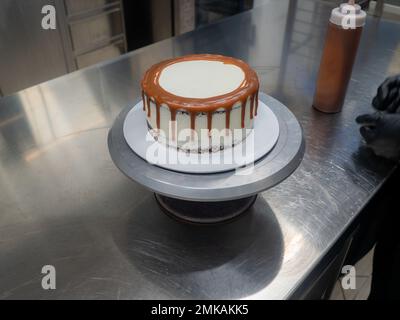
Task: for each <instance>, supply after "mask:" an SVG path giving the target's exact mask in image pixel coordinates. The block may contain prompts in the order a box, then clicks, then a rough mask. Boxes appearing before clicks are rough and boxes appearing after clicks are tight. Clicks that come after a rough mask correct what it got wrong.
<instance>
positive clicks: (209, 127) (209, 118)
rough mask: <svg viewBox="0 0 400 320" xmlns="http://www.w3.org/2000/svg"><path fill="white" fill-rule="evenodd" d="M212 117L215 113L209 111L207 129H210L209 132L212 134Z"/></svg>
mask: <svg viewBox="0 0 400 320" xmlns="http://www.w3.org/2000/svg"><path fill="white" fill-rule="evenodd" d="M212 116H213V112H212V111H208V112H207V129H208V132H210V130H211V123H212Z"/></svg>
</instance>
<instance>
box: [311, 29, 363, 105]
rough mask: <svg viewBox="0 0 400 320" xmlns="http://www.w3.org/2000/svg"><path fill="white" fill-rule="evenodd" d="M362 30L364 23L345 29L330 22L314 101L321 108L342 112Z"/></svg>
mask: <svg viewBox="0 0 400 320" xmlns="http://www.w3.org/2000/svg"><path fill="white" fill-rule="evenodd" d="M362 29H363V27H362V26H357V27H355V28H349V29H345V28H344V27H342V26H341V25H338V24H335V23H332V21H330V22H329V26H328V31H327V34H326V40H325V45H324V50H323V54H322V59H321V64H320V68H319V73H318V77H317V85H316V91H315V96H314V102H313V106H314V108H316V109H317V110H319V111H322V112H326V113H335V112H339V111H341V109H342V106H343V102H344V99H345V96H346V91H347V86H348V84H349V80H350V77H351V71H352V69H353V64H354V60H355V58H356V54H357V48H358V45H359V42H360V37H361V32H362Z"/></svg>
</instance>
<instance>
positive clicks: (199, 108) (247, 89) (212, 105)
mask: <svg viewBox="0 0 400 320" xmlns="http://www.w3.org/2000/svg"><path fill="white" fill-rule="evenodd" d="M193 60H206V61H220V62H223V63H225V64H232V65H235V66H237V67H239V68H241V69H242V71H243V73H244V80H243V81H242V83H241V84H240V85H239V86H238V88H236V89H235V90H233V91H231V92H228V93H226V94H223V95H219V96H215V97H209V98H187V97H180V96H176V95H174V94H172V93H170V92H168V91H166V90H164V89H163V88H162V87H161V86H160V84H159V78H160V75H161V72H162V70H163V69H165V68H166V67H167V66H169V65H171V64H174V63H177V62H183V61H193ZM141 85H142V89H143V91H144V93H145V94H146V96H147V99H149V97H151V98H152V99H154V101H155V103H156V106H157V105H158V106H161V105H162V104H164V105H166V106H168V108H169V110H170V112H171V120H172V114H174V113H175V112H176V110H184V111H186V112H188V113H189V114H190V127H191V129H192V130H194V129H195V117H196V115H197V113H200V112H205V113H208V114H209V116H208V118H209V119H211V118H212V114H213V113H214V112H215V111H216V110H217V109H221V108H222V109H225V111H226V113H227V120H226V125H227V127H229V126H230V123H229V115H230V111H231V110H232V108H233V106H234V104H235V103H237V102H238V101H241V102H242V119H241V124H242V128H244V117H245V107H246V104H245V102H243V101H247V99H248V98H249V97H251V96H253V95H256V94H257V92H258V88H259V82H258V77H257V74H256V72H255V71H254V70H252V69H251V68H250V67H249V65H247V64H246V63H245V62H243V61H242V60H239V59H235V58H231V57H225V56H220V55H210V54H195V55H189V56H183V57H179V58H174V59H169V60H165V61H162V62H160V63H158V64H155V65H153V66H152V67H151V68H150V69H149V70H148V71H147V72H146V73H145V75H144V77H143V79H142V82H141ZM158 112H159V111H158V109H157V113H158ZM255 114H257V102H256V111H255ZM210 115H211V116H210ZM147 116H148V117H150V116H151V112H150V104H149V105H148V112H147ZM158 118H159V116H157V119H158ZM209 121H210V120H208V122H209ZM157 126H159V121H158V120H157ZM210 127H211V126H209V129H210Z"/></svg>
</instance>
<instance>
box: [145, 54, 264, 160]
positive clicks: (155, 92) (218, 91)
mask: <svg viewBox="0 0 400 320" xmlns="http://www.w3.org/2000/svg"><path fill="white" fill-rule="evenodd" d="M141 87H142V100H143V110H144V112H145V114H146V119H147V124H148V128H149V130H150V132H151V133H152V135H153V137H155V138H156V139H157V140H158V141H160V142H162V143H165V144H167V145H169V146H173V147H176V148H179V149H182V150H185V151H190V152H207V151H208V152H209V151H216V150H220V149H223V148H226V147H230V146H233V145H235V144H237V143H239V142H241V141H242V140H243V139H245V138H246V136H247V135H248V133H249V132H250V130H251V129H252V128H253V120H254V117H255V116H256V115H257V107H258V90H259V82H258V77H257V74H256V72H255V71H254V70H253V69H251V68H250V66H249V65H247V64H246V63H245V62H243V61H242V60H238V59H235V58H231V57H226V56H221V55H211V54H196V55H188V56H183V57H178V58H173V59H169V60H165V61H162V62H160V63H158V64H155V65H153V66H152V67H151V68H150V69H149V70H147V72H146V73H145V75H144V77H143V79H142V83H141Z"/></svg>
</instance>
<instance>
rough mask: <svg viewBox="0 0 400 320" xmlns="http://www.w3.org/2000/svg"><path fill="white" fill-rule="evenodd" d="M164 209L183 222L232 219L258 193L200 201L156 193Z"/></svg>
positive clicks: (243, 210)
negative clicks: (225, 199)
mask: <svg viewBox="0 0 400 320" xmlns="http://www.w3.org/2000/svg"><path fill="white" fill-rule="evenodd" d="M154 195H155V197H156V200H157V202H158V204H159V205H160V207H161V208H162V209H163V211H164V212H165V213H166V214H168V215H169V216H172V217H173V218H175V219H178V220H179V221H183V222H191V223H199V224H210V223H220V222H225V221H228V220H231V219H233V218H235V217H237V216H239V215H240V214H242V213H244V212H245V211H247V210H248V209H250V207H251V206H252V205H253V204H254V201H255V200H256V198H257V195H255V196H251V197H246V198H241V199H236V200H228V201H215V202H199V201H188V200H180V199H175V198H170V197H166V196H162V195H160V194H157V193H155V194H154Z"/></svg>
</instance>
